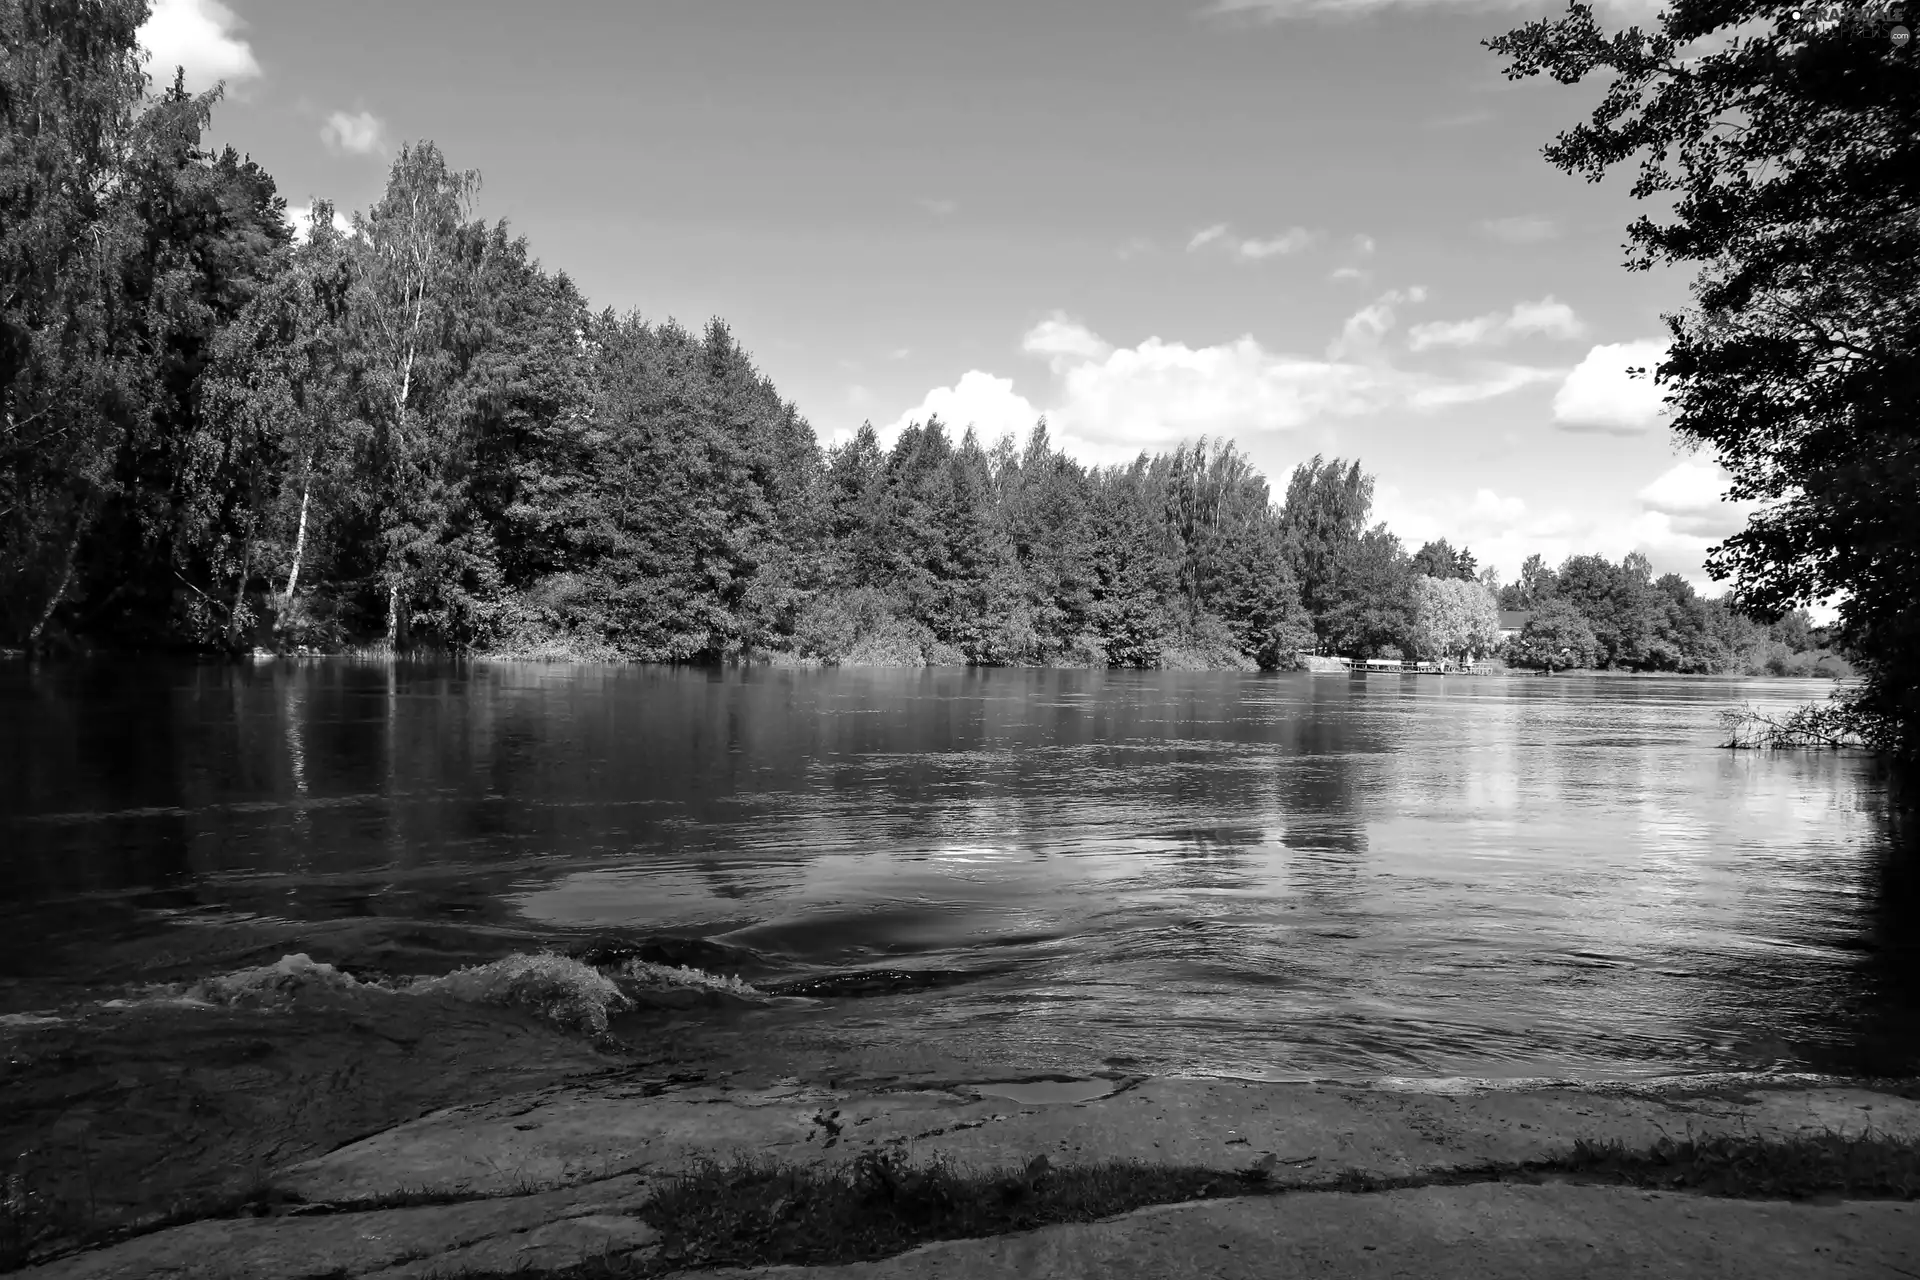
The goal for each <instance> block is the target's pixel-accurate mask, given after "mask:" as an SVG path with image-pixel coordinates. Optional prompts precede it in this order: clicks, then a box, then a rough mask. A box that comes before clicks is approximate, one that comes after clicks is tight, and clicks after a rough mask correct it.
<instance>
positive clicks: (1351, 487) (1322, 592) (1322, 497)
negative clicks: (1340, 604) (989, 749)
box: [1280, 453, 1373, 618]
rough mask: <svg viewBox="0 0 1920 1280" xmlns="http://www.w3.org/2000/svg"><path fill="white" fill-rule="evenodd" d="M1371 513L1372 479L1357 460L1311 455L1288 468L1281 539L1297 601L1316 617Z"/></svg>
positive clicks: (1326, 604)
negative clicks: (1291, 469)
mask: <svg viewBox="0 0 1920 1280" xmlns="http://www.w3.org/2000/svg"><path fill="white" fill-rule="evenodd" d="M1372 510H1373V477H1372V476H1369V475H1363V474H1362V473H1361V471H1360V463H1359V462H1358V461H1357V460H1356V461H1354V462H1351V463H1347V462H1343V461H1341V460H1340V459H1339V458H1334V459H1332V460H1330V461H1329V460H1324V459H1322V457H1321V456H1320V455H1319V454H1317V453H1316V454H1314V455H1313V459H1312V461H1310V462H1303V463H1301V464H1300V465H1299V466H1297V467H1295V468H1294V469H1293V476H1292V478H1291V479H1290V480H1289V481H1288V482H1287V498H1286V502H1285V503H1284V504H1283V505H1282V507H1281V512H1280V528H1281V535H1282V539H1283V545H1284V546H1285V547H1286V553H1287V563H1288V565H1289V567H1290V568H1291V569H1292V570H1293V577H1294V581H1295V582H1296V583H1298V584H1299V587H1300V599H1301V602H1302V603H1303V604H1304V605H1306V607H1307V611H1308V612H1309V613H1311V614H1313V615H1314V617H1315V618H1319V617H1321V616H1322V615H1324V614H1325V613H1326V612H1327V610H1328V609H1329V608H1330V607H1331V605H1332V595H1331V593H1332V590H1333V583H1334V579H1335V576H1336V574H1337V571H1338V564H1339V561H1340V558H1341V556H1342V555H1343V554H1345V553H1346V551H1347V550H1348V549H1349V548H1351V547H1353V546H1355V545H1356V544H1358V543H1359V541H1360V538H1361V536H1362V534H1363V533H1365V531H1366V528H1367V516H1368V514H1369V513H1370V512H1371V511H1372Z"/></svg>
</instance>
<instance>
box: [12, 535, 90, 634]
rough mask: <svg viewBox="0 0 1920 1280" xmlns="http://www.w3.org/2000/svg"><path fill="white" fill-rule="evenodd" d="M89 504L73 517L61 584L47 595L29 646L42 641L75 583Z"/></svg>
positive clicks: (32, 631)
mask: <svg viewBox="0 0 1920 1280" xmlns="http://www.w3.org/2000/svg"><path fill="white" fill-rule="evenodd" d="M88 509H89V508H88V506H86V505H83V506H82V507H81V508H80V511H79V513H78V514H76V515H75V516H74V519H73V536H72V537H71V538H68V539H67V555H66V564H65V565H64V566H63V567H62V568H61V570H60V585H59V586H57V587H55V588H54V589H53V594H52V595H50V596H48V597H47V607H46V608H44V609H42V610H41V611H40V620H39V621H38V622H35V623H34V624H33V630H31V631H29V632H27V648H29V649H31V648H33V647H34V646H35V645H37V644H39V643H40V634H41V632H43V631H45V630H46V629H47V623H48V622H49V621H51V620H52V618H53V611H54V610H55V609H58V608H59V607H60V602H61V601H62V600H64V599H66V598H67V588H68V587H70V586H72V585H73V560H74V556H75V554H76V553H77V552H78V551H79V549H80V537H81V535H82V534H84V533H85V532H86V530H87V513H88Z"/></svg>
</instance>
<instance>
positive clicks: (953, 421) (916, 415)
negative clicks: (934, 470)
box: [877, 369, 1040, 448]
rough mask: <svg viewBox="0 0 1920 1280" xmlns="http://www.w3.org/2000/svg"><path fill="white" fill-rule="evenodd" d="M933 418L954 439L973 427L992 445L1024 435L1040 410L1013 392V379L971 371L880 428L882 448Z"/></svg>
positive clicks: (930, 394)
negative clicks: (910, 425)
mask: <svg viewBox="0 0 1920 1280" xmlns="http://www.w3.org/2000/svg"><path fill="white" fill-rule="evenodd" d="M932 417H938V418H939V419H940V421H942V422H944V423H945V424H946V425H947V427H948V429H949V430H950V431H951V432H952V434H953V435H955V436H958V435H959V434H960V433H961V432H963V431H965V430H966V429H967V428H968V427H972V428H973V429H974V430H975V431H976V432H978V433H979V435H980V438H981V439H982V440H984V441H988V442H992V441H994V440H997V439H999V438H1000V437H1001V436H1003V435H1007V434H1012V435H1013V436H1014V437H1016V438H1019V437H1022V436H1024V435H1026V434H1027V432H1029V431H1031V430H1033V424H1034V423H1035V422H1036V421H1037V420H1038V419H1039V417H1040V410H1039V409H1037V408H1035V407H1034V405H1033V402H1032V401H1030V400H1028V399H1027V398H1026V397H1025V396H1023V395H1021V394H1020V393H1019V392H1017V391H1015V390H1014V389H1013V379H1012V378H999V377H995V376H994V375H993V374H991V373H986V372H984V371H982V370H980V369H970V370H968V371H967V372H966V373H965V374H963V375H961V378H960V381H959V382H957V383H955V384H954V385H953V386H951V387H935V388H934V389H933V390H931V391H929V392H927V394H926V395H925V396H924V397H922V399H921V401H920V403H919V404H917V405H915V406H914V407H913V408H911V409H909V410H907V411H906V412H905V413H903V414H901V415H900V416H899V417H898V418H896V419H894V420H893V422H891V423H889V424H888V425H887V426H886V427H884V428H881V429H880V430H879V431H878V433H877V434H878V435H879V437H880V443H881V446H882V447H883V448H890V447H891V446H892V444H893V442H894V441H895V440H896V439H898V438H899V436H900V432H901V431H902V430H903V429H904V428H905V427H906V426H907V424H908V423H912V422H925V421H927V419H929V418H932Z"/></svg>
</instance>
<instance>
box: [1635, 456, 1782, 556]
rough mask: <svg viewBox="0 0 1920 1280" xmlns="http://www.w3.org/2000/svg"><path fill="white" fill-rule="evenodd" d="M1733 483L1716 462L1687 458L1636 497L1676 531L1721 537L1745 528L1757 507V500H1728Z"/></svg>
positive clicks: (1704, 536) (1698, 535)
mask: <svg viewBox="0 0 1920 1280" xmlns="http://www.w3.org/2000/svg"><path fill="white" fill-rule="evenodd" d="M1732 482H1733V481H1732V477H1730V476H1728V475H1727V473H1726V471H1725V470H1724V469H1723V468H1721V467H1720V466H1718V465H1717V464H1715V463H1712V462H1701V461H1697V460H1695V459H1688V460H1687V461H1684V462H1679V463H1676V464H1675V465H1673V466H1672V467H1669V468H1668V469H1667V470H1665V471H1663V472H1661V473H1660V475H1659V476H1657V477H1656V478H1655V479H1654V480H1653V482H1652V483H1651V484H1649V485H1647V487H1646V488H1644V489H1642V490H1640V492H1639V494H1638V495H1637V496H1638V497H1639V499H1640V504H1641V505H1642V506H1643V507H1645V508H1646V509H1647V510H1648V511H1649V512H1653V513H1655V514H1658V515H1661V516H1664V517H1666V520H1667V523H1668V525H1669V526H1670V527H1671V528H1672V529H1673V530H1674V531H1675V532H1676V533H1679V534H1683V535H1686V536H1688V537H1695V538H1711V539H1715V540H1718V539H1720V538H1724V537H1726V536H1727V535H1728V534H1730V533H1737V532H1738V531H1739V530H1741V529H1742V528H1745V527H1746V523H1747V518H1748V517H1749V516H1750V515H1752V514H1753V512H1754V511H1755V510H1757V509H1758V505H1757V504H1755V503H1750V502H1732V501H1729V500H1728V499H1727V496H1726V493H1727V488H1728V486H1729V485H1731V484H1732Z"/></svg>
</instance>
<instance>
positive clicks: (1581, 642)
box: [1511, 600, 1598, 671]
mask: <svg viewBox="0 0 1920 1280" xmlns="http://www.w3.org/2000/svg"><path fill="white" fill-rule="evenodd" d="M1597 650H1598V645H1597V644H1596V642H1595V640H1594V635H1593V628H1592V627H1590V626H1588V625H1587V620H1586V618H1584V617H1582V616H1581V614H1580V611H1579V610H1578V609H1576V608H1574V607H1573V605H1572V604H1570V603H1568V602H1567V601H1565V600H1548V601H1547V602H1546V603H1544V604H1542V605H1541V606H1540V607H1539V608H1537V609H1535V610H1534V611H1533V616H1532V617H1530V618H1528V619H1527V625H1526V626H1525V627H1524V628H1523V629H1522V630H1521V632H1520V635H1519V637H1518V638H1517V639H1516V640H1515V642H1514V645H1513V651H1512V655H1511V660H1512V661H1513V663H1514V664H1515V665H1516V666H1522V667H1539V668H1542V669H1544V670H1548V671H1564V670H1567V669H1568V668H1570V667H1590V666H1592V665H1593V663H1594V656H1595V654H1596V652H1597Z"/></svg>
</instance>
